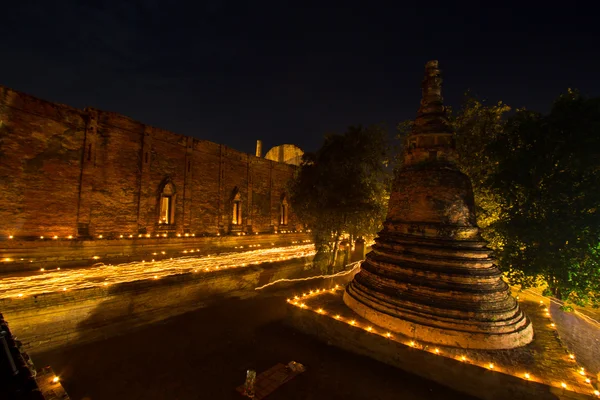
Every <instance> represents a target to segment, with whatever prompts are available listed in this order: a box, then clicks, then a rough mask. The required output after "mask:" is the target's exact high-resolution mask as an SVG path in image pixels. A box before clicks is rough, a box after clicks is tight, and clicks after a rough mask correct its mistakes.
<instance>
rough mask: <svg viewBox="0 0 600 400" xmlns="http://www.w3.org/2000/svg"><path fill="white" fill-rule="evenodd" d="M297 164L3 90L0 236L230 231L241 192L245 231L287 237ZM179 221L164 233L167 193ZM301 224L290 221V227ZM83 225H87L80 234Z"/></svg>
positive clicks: (0, 109) (0, 106) (0, 110)
mask: <svg viewBox="0 0 600 400" xmlns="http://www.w3.org/2000/svg"><path fill="white" fill-rule="evenodd" d="M294 168H295V167H294V166H291V165H287V164H283V163H278V162H275V161H270V160H266V159H264V158H258V157H255V156H253V155H249V154H245V153H241V152H239V151H236V150H233V149H231V148H228V147H227V146H224V145H219V144H215V143H211V142H208V141H204V140H198V139H195V138H190V137H186V136H182V135H177V134H174V133H172V132H169V131H166V130H163V129H159V128H154V127H151V126H148V125H144V124H142V123H140V122H137V121H134V120H132V119H130V118H127V117H125V116H122V115H119V114H116V113H112V112H105V111H101V110H96V109H92V108H86V109H84V110H78V109H75V108H72V107H69V106H65V105H61V104H55V103H50V102H47V101H43V100H40V99H36V98H34V97H32V96H29V95H26V94H23V93H19V92H16V91H14V90H11V89H9V88H6V87H3V86H0V184H1V185H2V187H3V190H2V191H0V221H2V222H0V236H2V237H8V236H11V235H12V236H15V237H39V236H45V237H51V236H54V235H57V236H59V237H67V236H68V235H72V236H74V237H76V236H77V235H78V233H79V234H80V235H83V234H84V233H85V231H86V229H87V231H88V232H89V235H91V236H98V235H106V236H108V235H111V234H114V235H120V234H126V235H129V234H137V233H138V232H140V231H142V232H147V233H151V234H152V233H154V232H158V231H160V232H165V231H167V232H169V234H170V235H174V234H176V233H185V232H189V233H196V234H201V233H208V234H216V233H217V232H220V233H226V232H228V231H229V228H230V223H231V219H232V206H233V205H232V200H233V195H234V191H235V192H237V193H239V198H240V200H241V206H242V224H241V225H242V226H241V229H242V230H243V231H248V230H249V231H252V232H269V231H273V230H277V229H278V228H279V227H278V226H277V225H278V223H279V212H280V211H279V210H280V208H279V207H280V202H281V198H282V196H283V195H284V193H285V190H286V184H287V182H288V180H289V179H290V177H291V176H292V174H293V173H294ZM168 183H170V184H171V185H172V187H173V188H174V192H175V193H174V196H173V198H174V204H173V208H174V213H173V217H174V220H173V222H174V224H172V226H171V227H170V229H167V230H165V229H164V228H165V227H164V226H159V225H158V221H159V212H160V211H159V209H160V206H159V201H160V200H159V199H160V196H161V191H162V189H163V187H164V186H165V185H166V184H168ZM296 227H298V226H297V219H296V218H295V216H294V214H293V212H290V214H289V224H288V227H286V228H287V229H294V228H296ZM78 228H81V229H79V230H78Z"/></svg>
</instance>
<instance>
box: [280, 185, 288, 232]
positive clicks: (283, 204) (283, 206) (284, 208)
mask: <svg viewBox="0 0 600 400" xmlns="http://www.w3.org/2000/svg"><path fill="white" fill-rule="evenodd" d="M288 214H289V204H288V200H287V196H286V195H285V193H283V194H282V195H281V201H280V203H279V225H280V226H287V224H288Z"/></svg>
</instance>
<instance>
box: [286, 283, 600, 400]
mask: <svg viewBox="0 0 600 400" xmlns="http://www.w3.org/2000/svg"><path fill="white" fill-rule="evenodd" d="M339 288H340V286H339V285H335V286H334V287H332V288H330V289H315V290H310V291H309V292H307V293H302V295H301V296H294V297H293V298H290V299H287V302H288V303H291V304H293V305H295V306H298V307H300V308H302V309H305V310H310V308H309V307H308V306H307V305H306V303H303V302H301V300H302V299H303V298H307V297H311V296H314V295H319V294H324V293H334V292H335V291H336V290H338V289H339ZM517 298H518V297H517ZM540 305H542V306H543V305H544V302H543V301H540ZM312 311H314V312H316V313H317V314H321V315H327V314H328V313H327V311H325V310H324V309H323V308H316V309H312ZM544 312H545V314H546V317H550V311H549V310H548V308H545V309H544ZM331 317H333V318H335V319H336V320H338V321H344V320H345V319H344V317H342V316H341V315H339V314H336V315H331ZM345 322H346V323H347V324H348V325H351V326H354V327H359V324H358V322H356V320H354V319H346V320H345ZM550 325H551V326H552V327H553V328H554V327H555V326H556V325H555V324H554V323H551V324H550ZM364 330H366V331H367V332H369V333H376V334H380V335H381V336H384V337H386V338H388V339H390V338H392V337H393V335H392V333H391V332H385V333H381V332H377V331H375V329H374V328H373V327H372V326H366V327H364ZM406 345H407V346H410V347H414V348H417V345H418V344H417V342H415V341H412V340H411V341H410V342H408V343H406ZM423 350H425V349H424V348H423ZM432 352H433V353H434V354H437V355H441V353H442V351H441V350H440V349H439V348H434V349H433V350H432ZM568 357H569V360H572V361H575V355H574V354H569V355H568ZM457 359H458V360H460V361H462V362H468V361H469V359H468V358H467V356H465V355H462V356H460V357H458V358H457ZM483 366H484V367H485V368H487V369H489V370H496V371H497V370H498V369H497V368H496V365H495V364H494V363H488V364H484V365H483ZM578 373H579V375H581V376H584V377H585V369H584V368H583V367H580V368H579V370H578ZM522 377H523V378H525V379H526V380H535V379H534V378H532V375H531V374H530V373H529V372H525V373H523V375H522ZM585 383H588V384H591V380H590V379H589V378H587V377H586V378H585ZM560 386H561V388H563V389H567V384H566V383H565V382H561V383H560ZM593 393H594V395H595V396H597V397H600V391H598V390H594V392H593Z"/></svg>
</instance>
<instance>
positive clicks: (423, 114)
mask: <svg viewBox="0 0 600 400" xmlns="http://www.w3.org/2000/svg"><path fill="white" fill-rule="evenodd" d="M421 88H422V97H421V105H420V107H419V111H418V112H417V117H416V118H415V121H414V124H413V129H412V131H411V133H410V134H409V135H408V145H407V151H406V153H405V157H404V158H405V163H406V164H414V163H420V162H423V161H443V162H454V161H456V152H455V145H454V138H453V133H452V127H451V126H450V122H449V121H448V115H447V113H446V108H445V107H444V103H443V101H444V99H443V97H442V76H441V72H440V70H439V68H438V62H437V60H432V61H428V62H427V64H425V77H424V78H423V82H422V84H421Z"/></svg>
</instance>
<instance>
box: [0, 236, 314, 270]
mask: <svg viewBox="0 0 600 400" xmlns="http://www.w3.org/2000/svg"><path fill="white" fill-rule="evenodd" d="M300 243H312V241H311V240H310V239H306V240H294V241H292V244H300ZM271 246H275V243H271ZM246 247H248V248H255V247H261V245H260V244H250V245H248V246H246ZM243 248H244V246H235V247H234V249H243ZM181 252H182V253H184V254H188V253H194V252H197V253H199V252H200V249H195V250H194V249H190V250H182V251H181ZM160 254H162V255H166V254H167V253H166V252H165V251H161V252H160ZM152 255H153V256H157V255H158V253H152ZM92 259H93V260H99V259H100V256H92ZM170 259H171V260H172V259H173V258H170ZM23 260H24V259H23V258H21V261H23ZM2 261H4V262H11V261H14V260H13V259H12V258H3V259H2ZM152 261H154V259H153V260H152ZM29 262H32V260H29ZM142 262H143V261H142ZM59 269H60V268H59ZM40 271H44V268H42V269H40Z"/></svg>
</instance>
